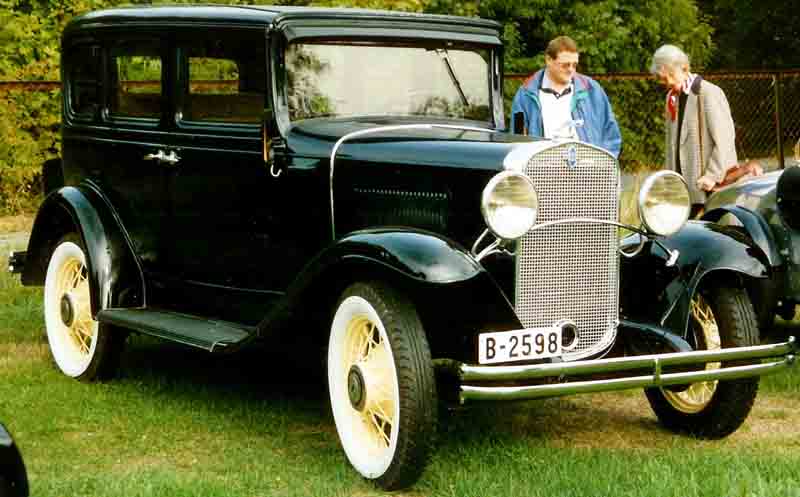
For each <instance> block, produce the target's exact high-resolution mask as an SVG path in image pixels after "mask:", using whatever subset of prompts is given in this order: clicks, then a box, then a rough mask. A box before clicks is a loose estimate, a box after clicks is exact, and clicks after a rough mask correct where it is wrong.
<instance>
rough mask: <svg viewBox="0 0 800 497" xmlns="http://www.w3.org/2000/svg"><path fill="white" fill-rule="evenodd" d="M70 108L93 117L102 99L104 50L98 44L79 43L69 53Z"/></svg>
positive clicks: (84, 115)
mask: <svg viewBox="0 0 800 497" xmlns="http://www.w3.org/2000/svg"><path fill="white" fill-rule="evenodd" d="M66 58H67V74H66V77H67V81H68V88H69V99H68V102H69V108H70V111H71V112H72V114H74V115H76V116H78V117H83V118H92V117H94V116H95V114H96V112H97V109H98V108H99V107H100V103H101V99H102V95H103V93H102V81H103V76H102V72H101V71H102V51H101V49H100V47H99V46H98V45H78V46H75V47H72V48H71V49H70V51H69V54H68V55H67V57H66Z"/></svg>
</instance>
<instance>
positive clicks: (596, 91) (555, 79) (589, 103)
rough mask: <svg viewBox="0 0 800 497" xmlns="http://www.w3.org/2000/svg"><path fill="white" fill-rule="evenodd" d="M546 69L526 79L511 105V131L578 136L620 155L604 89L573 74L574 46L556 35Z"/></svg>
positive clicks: (548, 51)
mask: <svg viewBox="0 0 800 497" xmlns="http://www.w3.org/2000/svg"><path fill="white" fill-rule="evenodd" d="M544 59H545V63H546V65H545V68H544V69H540V70H539V71H537V72H536V73H534V74H533V75H532V76H531V77H529V78H528V79H527V80H526V81H525V83H523V84H522V86H521V87H520V88H519V90H517V94H516V95H515V96H514V101H513V103H512V104H511V118H512V129H513V131H514V132H515V133H522V134H526V135H532V136H540V137H544V138H552V139H579V140H582V141H585V142H588V143H591V144H593V145H597V146H599V147H602V148H604V149H606V150H608V151H609V152H611V153H612V154H613V155H614V157H617V158H618V157H619V151H620V148H621V146H622V136H621V135H620V132H619V125H618V124H617V119H616V118H615V117H614V112H613V111H612V110H611V104H610V103H609V101H608V96H606V92H605V91H603V88H602V87H601V86H600V85H599V84H598V83H597V82H596V81H595V80H593V79H592V78H590V77H588V76H584V75H583V74H580V73H578V72H577V66H578V46H577V44H576V43H575V41H574V40H572V38H570V37H568V36H559V37H558V38H555V39H553V40H552V41H551V42H550V43H549V44H548V45H547V49H546V50H545V55H544Z"/></svg>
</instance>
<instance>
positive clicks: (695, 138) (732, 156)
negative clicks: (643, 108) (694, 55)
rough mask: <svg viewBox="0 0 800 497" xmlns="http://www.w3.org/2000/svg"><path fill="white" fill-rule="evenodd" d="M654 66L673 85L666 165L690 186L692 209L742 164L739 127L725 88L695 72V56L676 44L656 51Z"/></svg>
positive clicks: (667, 110) (667, 111)
mask: <svg viewBox="0 0 800 497" xmlns="http://www.w3.org/2000/svg"><path fill="white" fill-rule="evenodd" d="M650 71H651V72H652V73H653V74H655V75H656V76H657V77H658V79H659V81H661V83H663V84H664V86H665V87H667V89H668V90H669V92H668V93H667V102H666V108H665V117H666V165H667V167H668V168H669V169H672V170H673V171H677V172H679V173H681V174H682V175H683V177H684V179H685V180H686V183H687V185H688V186H689V194H690V197H691V202H692V207H693V208H692V211H693V213H694V214H696V213H697V212H698V211H700V210H701V209H702V206H703V204H705V201H706V195H707V193H708V192H710V191H711V190H712V189H713V188H714V186H715V185H716V184H717V183H720V182H722V180H723V179H724V178H725V172H726V171H727V170H728V169H730V168H731V167H733V166H735V165H736V162H737V158H736V130H735V129H734V125H733V118H732V117H731V109H730V106H729V105H728V99H727V98H726V97H725V93H724V92H723V91H722V89H721V88H720V87H719V86H717V85H715V84H713V83H709V82H708V81H705V80H703V78H702V77H701V76H699V75H697V74H694V73H692V72H691V71H690V68H689V57H688V56H687V55H686V53H684V52H683V50H681V49H680V48H678V47H676V46H674V45H664V46H662V47H661V48H659V49H658V50H656V52H655V54H653V64H652V66H651V67H650Z"/></svg>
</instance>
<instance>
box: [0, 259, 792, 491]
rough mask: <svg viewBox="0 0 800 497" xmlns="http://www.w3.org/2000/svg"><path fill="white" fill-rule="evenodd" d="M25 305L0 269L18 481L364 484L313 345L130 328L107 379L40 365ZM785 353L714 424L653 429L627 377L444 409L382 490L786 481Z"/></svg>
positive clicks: (93, 485) (133, 487) (788, 410)
mask: <svg viewBox="0 0 800 497" xmlns="http://www.w3.org/2000/svg"><path fill="white" fill-rule="evenodd" d="M5 262H6V261H5V260H4V259H0V267H2V268H5ZM40 306H41V289H39V288H32V289H31V288H23V287H21V286H19V283H18V279H17V278H15V277H12V276H11V275H8V274H6V273H0V421H2V422H4V423H5V424H6V425H7V426H8V427H9V428H10V430H11V431H12V433H13V435H14V436H15V439H16V440H17V443H18V445H19V446H20V448H21V450H22V452H23V455H24V457H25V461H26V464H27V467H28V470H29V477H30V482H31V488H32V492H31V495H33V496H35V497H49V496H52V497H64V496H67V497H80V496H91V497H116V496H119V497H123V496H124V497H136V496H159V497H171V496H175V497H182V496H186V497H203V496H209V497H210V496H225V497H234V496H241V497H254V496H273V495H275V496H295V495H296V496H317V495H318V496H359V497H363V496H372V495H382V493H381V492H379V491H378V490H377V489H376V488H374V487H373V486H372V485H371V484H369V483H367V482H365V481H363V480H362V479H361V478H359V477H358V476H357V475H356V474H355V472H354V471H353V470H352V469H350V467H349V466H348V464H347V462H346V460H345V457H344V455H343V453H342V451H341V449H340V448H339V443H338V440H337V437H336V433H335V429H334V427H333V422H332V418H331V416H330V413H329V408H328V405H327V399H326V391H325V386H324V373H323V371H322V369H321V365H320V364H319V354H317V353H314V354H308V353H307V352H306V353H305V354H304V351H303V350H285V349H279V350H271V349H269V348H264V349H259V350H252V351H248V352H246V353H244V354H242V355H238V356H232V357H217V356H210V355H208V354H205V353H203V352H199V351H193V350H187V349H184V348H180V347H178V346H174V345H170V344H163V343H161V342H158V341H156V340H154V339H149V338H144V337H135V338H134V339H132V340H131V341H130V345H129V347H128V348H127V350H126V353H125V356H124V359H123V368H122V373H121V377H120V378H119V379H117V380H114V381H111V382H109V383H104V384H82V383H79V382H76V381H74V380H70V379H68V378H66V377H65V376H63V375H62V374H60V373H59V372H58V371H57V370H56V369H55V367H54V366H53V365H52V362H51V359H50V357H49V352H48V349H47V343H46V340H45V339H44V337H43V336H44V335H43V326H42V318H41V311H40ZM781 326H783V328H784V331H787V330H788V331H791V330H792V326H791V325H789V324H782V325H781ZM306 357H310V359H304V358H306ZM798 369H800V368H798ZM798 369H796V370H795V371H793V372H792V373H791V374H790V375H782V376H774V377H768V378H765V379H764V380H763V381H762V385H763V387H762V395H760V397H759V399H758V401H757V403H756V407H755V409H754V411H753V413H752V414H751V416H750V418H749V419H748V421H747V422H746V423H745V425H744V426H743V427H742V428H741V429H740V430H739V431H738V432H737V433H736V434H734V435H733V436H731V437H729V438H727V439H724V440H720V441H699V440H693V439H690V438H687V437H681V436H675V435H673V434H671V433H669V432H667V431H665V430H664V429H662V428H661V427H660V426H659V424H658V423H657V422H656V419H655V417H654V416H653V415H652V413H651V412H650V410H649V407H648V406H647V404H646V401H645V400H644V396H643V395H642V394H641V392H639V391H630V392H622V393H614V394H601V395H594V396H576V397H569V398H564V399H550V400H545V401H537V402H525V403H516V404H491V405H486V406H480V407H478V408H474V409H469V410H463V411H457V412H453V413H449V415H447V416H446V417H445V418H444V419H443V420H442V427H441V430H440V431H441V433H440V436H439V441H438V444H437V451H436V452H435V454H434V456H433V459H432V461H431V463H430V465H429V467H428V470H427V471H426V472H425V474H424V475H423V478H422V480H421V481H420V482H419V483H418V484H417V485H416V486H414V487H413V488H412V489H410V490H408V491H405V492H401V493H397V494H396V495H404V496H581V497H583V496H600V495H603V496H607V495H614V496H640V495H647V496H661V495H663V496H708V495H725V496H728V495H731V496H734V495H735V496H762V495H763V496H774V495H781V496H800V490H798V487H797V486H796V481H797V480H796V478H797V474H798V472H797V468H798V466H799V464H800V395H799V393H800V391H799V390H800V389H799V386H800V374H799V373H800V371H799V370H798Z"/></svg>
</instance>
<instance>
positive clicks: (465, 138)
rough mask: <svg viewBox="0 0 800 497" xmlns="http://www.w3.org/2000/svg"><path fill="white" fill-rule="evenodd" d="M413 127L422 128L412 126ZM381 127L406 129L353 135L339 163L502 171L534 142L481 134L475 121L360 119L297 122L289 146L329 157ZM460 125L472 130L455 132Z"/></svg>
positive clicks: (497, 133)
mask: <svg viewBox="0 0 800 497" xmlns="http://www.w3.org/2000/svg"><path fill="white" fill-rule="evenodd" d="M410 125H419V126H420V127H419V128H410V127H408V126H410ZM383 126H403V127H404V128H403V129H394V130H386V131H379V132H377V133H369V134H365V135H361V136H354V137H352V138H350V139H348V140H346V141H344V142H343V143H342V144H341V145H340V147H339V148H338V149H337V151H336V160H344V161H359V162H369V163H385V164H424V165H427V166H442V167H461V168H469V169H486V170H492V171H498V170H502V169H503V162H504V160H505V159H506V156H507V155H508V154H509V153H510V151H511V150H513V149H514V148H516V147H517V146H519V145H521V144H523V143H530V142H532V141H536V139H534V138H530V137H527V136H519V135H513V134H510V133H505V132H502V131H495V130H489V129H487V130H486V131H481V130H478V126H477V125H476V124H475V123H468V122H465V123H464V124H463V125H462V124H455V123H453V122H452V121H449V122H442V121H420V120H413V121H412V120H400V119H391V120H389V119H386V118H359V119H357V120H356V119H348V120H344V119H309V120H305V121H302V122H299V123H295V124H294V125H293V126H292V127H291V129H290V130H289V133H288V135H287V145H288V148H289V150H291V152H292V153H293V154H295V155H296V156H298V157H306V158H316V159H330V156H331V153H332V151H333V149H334V147H335V145H336V143H337V142H339V140H341V139H342V138H343V137H345V136H347V135H348V134H351V133H356V132H363V131H366V130H369V129H373V128H379V127H383ZM437 126H442V127H437ZM444 126H448V127H444ZM456 126H464V127H465V128H471V129H457V128H456Z"/></svg>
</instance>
